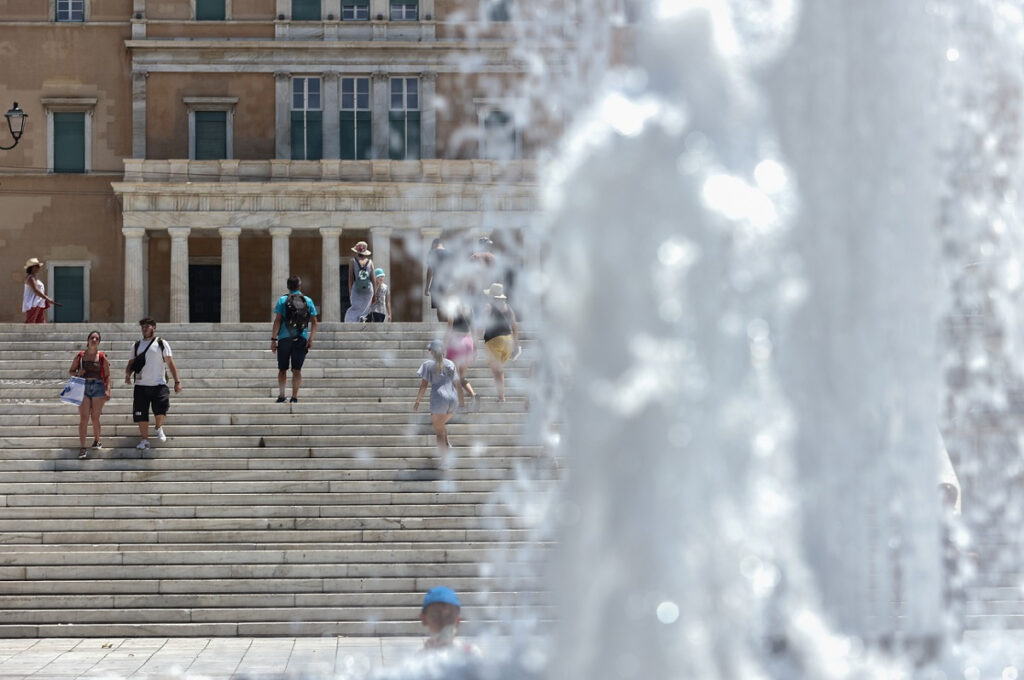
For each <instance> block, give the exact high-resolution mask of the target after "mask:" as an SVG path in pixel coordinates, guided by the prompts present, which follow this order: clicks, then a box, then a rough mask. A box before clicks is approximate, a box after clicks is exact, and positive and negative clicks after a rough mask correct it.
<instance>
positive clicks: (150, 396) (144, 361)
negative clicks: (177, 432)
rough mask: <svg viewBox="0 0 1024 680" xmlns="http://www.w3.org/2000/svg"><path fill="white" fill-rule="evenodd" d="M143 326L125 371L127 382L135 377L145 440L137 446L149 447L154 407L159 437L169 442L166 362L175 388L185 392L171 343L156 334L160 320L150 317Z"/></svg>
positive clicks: (135, 412)
mask: <svg viewBox="0 0 1024 680" xmlns="http://www.w3.org/2000/svg"><path fill="white" fill-rule="evenodd" d="M139 326H140V327H141V328H142V339H141V340H136V341H135V343H134V344H133V345H132V352H131V356H130V358H129V359H128V366H127V367H125V371H124V382H125V384H126V385H129V384H131V382H132V377H133V376H134V378H135V391H134V394H133V395H132V420H134V421H135V422H136V423H138V424H139V434H140V435H142V439H141V441H139V444H138V446H136V447H135V448H137V449H141V450H146V449H148V448H149V410H150V408H152V409H153V417H154V419H155V420H156V433H155V434H156V438H157V439H159V440H160V441H162V442H165V441H167V434H166V433H164V427H163V426H164V416H166V415H167V411H168V409H169V408H170V405H171V392H170V389H169V388H168V387H167V372H166V371H165V369H164V366H165V365H166V366H167V367H168V368H170V369H171V376H173V377H174V391H175V393H178V392H181V377H180V376H179V375H178V367H177V366H176V365H175V363H174V357H172V356H171V346H170V345H168V344H167V342H166V341H165V340H164V339H163V338H158V337H157V336H156V321H154V320H153V319H151V318H149V317H146V318H145V319H142V320H141V321H139Z"/></svg>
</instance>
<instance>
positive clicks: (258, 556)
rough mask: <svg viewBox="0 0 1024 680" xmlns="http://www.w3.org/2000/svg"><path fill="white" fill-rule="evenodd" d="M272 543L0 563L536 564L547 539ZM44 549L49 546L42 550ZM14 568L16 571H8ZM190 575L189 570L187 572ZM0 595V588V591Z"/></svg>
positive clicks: (43, 555)
mask: <svg viewBox="0 0 1024 680" xmlns="http://www.w3.org/2000/svg"><path fill="white" fill-rule="evenodd" d="M268 545H273V546H275V547H273V548H266V549H263V548H260V549H256V548H251V547H247V544H244V543H243V544H237V547H236V546H235V545H232V544H224V545H214V546H211V545H207V544H203V543H171V544H157V543H148V544H135V545H132V546H130V547H124V548H122V547H120V546H113V547H105V546H104V544H95V545H83V544H76V543H66V544H52V545H48V546H42V547H37V546H27V545H23V544H22V545H19V546H17V549H15V546H11V545H4V549H3V550H2V551H0V566H2V567H5V568H11V567H23V568H25V569H28V568H30V567H57V566H75V565H86V564H88V565H106V566H117V565H135V566H139V565H143V566H144V565H163V566H174V565H179V566H182V565H215V566H222V567H223V566H229V565H264V566H265V565H274V564H306V565H310V564H313V565H315V564H333V565H337V564H373V563H380V564H384V563H406V564H445V563H448V564H466V563H476V562H480V561H483V560H485V559H487V558H489V557H492V556H494V554H495V550H498V549H500V550H502V551H503V553H504V555H505V557H504V558H503V562H505V563H507V564H531V563H538V562H539V560H540V559H541V558H542V557H543V556H544V555H546V553H547V549H548V548H549V547H550V545H549V544H546V543H533V542H529V543H526V542H518V543H517V542H514V541H511V540H510V541H505V542H502V543H499V544H495V543H494V542H489V541H440V542H439V541H423V542H415V541H408V542H404V543H397V544H392V543H388V544H381V545H367V544H366V543H344V544H341V543H335V544H329V545H324V544H314V545H316V547H314V548H301V549H299V548H294V547H291V545H290V544H286V543H274V544H268ZM44 548H49V549H44ZM9 573H17V572H9ZM190 577H191V575H190ZM0 594H2V593H0Z"/></svg>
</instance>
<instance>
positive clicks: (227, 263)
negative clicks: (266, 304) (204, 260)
mask: <svg viewBox="0 0 1024 680" xmlns="http://www.w3.org/2000/svg"><path fill="white" fill-rule="evenodd" d="M217 231H219V232H220V322H221V323H238V321H239V318H240V316H239V306H238V296H239V288H238V237H239V236H240V235H241V233H242V228H241V227H221V228H220V229H218V230H217Z"/></svg>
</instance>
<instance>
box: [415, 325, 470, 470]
mask: <svg viewBox="0 0 1024 680" xmlns="http://www.w3.org/2000/svg"><path fill="white" fill-rule="evenodd" d="M427 351H428V352H430V356H431V357H432V358H431V359H427V360H426V361H424V362H423V364H422V365H421V366H420V368H419V370H418V371H416V375H418V376H419V377H420V378H422V380H421V381H420V391H419V393H418V394H417V395H416V402H415V403H414V404H413V405H412V410H413V411H419V410H420V401H422V399H423V393H424V392H426V391H427V386H428V385H429V386H430V422H431V424H432V425H433V426H434V434H435V435H436V436H437V453H438V455H439V456H440V458H441V463H442V464H444V463H445V454H446V453H447V452H448V447H449V446H450V443H449V442H448V430H447V424H448V421H449V420H451V419H452V416H453V415H455V411H457V410H458V408H459V396H458V394H456V392H455V383H456V381H458V379H459V372H458V371H457V370H456V369H455V364H453V363H452V362H451V360H450V359H445V358H444V343H443V342H441V341H440V340H431V341H430V344H429V345H427Z"/></svg>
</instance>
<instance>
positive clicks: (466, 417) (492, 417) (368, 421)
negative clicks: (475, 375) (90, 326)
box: [0, 397, 528, 431]
mask: <svg viewBox="0 0 1024 680" xmlns="http://www.w3.org/2000/svg"><path fill="white" fill-rule="evenodd" d="M425 398H426V397H424V399H425ZM178 406H179V405H178V404H175V407H176V408H175V409H174V417H175V419H176V420H180V421H181V422H187V423H188V424H189V425H234V426H261V427H266V426H278V425H292V426H294V425H322V424H324V423H360V424H362V425H364V426H366V427H378V426H396V425H397V426H403V425H409V424H410V423H416V424H419V423H420V422H422V420H423V417H424V415H425V414H422V413H414V412H413V410H412V408H410V407H408V406H406V408H405V409H403V410H402V411H400V412H390V411H389V412H379V411H376V412H375V411H372V410H367V411H365V412H342V413H310V412H307V411H305V410H303V411H301V412H299V411H290V410H288V409H284V410H280V411H279V412H277V413H274V412H273V410H272V409H271V410H270V412H265V413H251V412H248V410H247V411H246V412H244V413H236V412H229V413H207V412H202V413H196V412H183V411H182V409H180V408H177V407H178ZM26 410H28V409H26ZM103 414H104V420H103V423H104V424H106V422H107V418H106V416H110V417H111V418H113V417H116V416H130V415H131V404H129V403H128V402H127V400H124V401H121V402H119V401H117V400H112V401H110V402H109V403H108V404H106V405H105V406H104V409H103ZM527 418H528V415H527V414H526V413H525V412H523V411H493V410H491V411H483V410H481V411H473V410H470V411H467V412H461V413H457V414H456V415H455V417H454V418H452V420H450V421H448V423H449V425H456V424H458V423H467V424H470V423H471V424H473V425H499V424H502V425H511V426H515V427H520V428H521V427H523V425H524V424H525V423H526V421H527ZM78 421H79V415H78V409H76V408H65V409H62V410H61V411H56V412H53V413H45V414H41V413H20V414H13V413H8V414H3V413H0V431H3V428H7V427H21V428H23V427H39V426H41V427H69V426H70V427H75V426H77V425H78ZM90 429H91V426H90Z"/></svg>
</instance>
